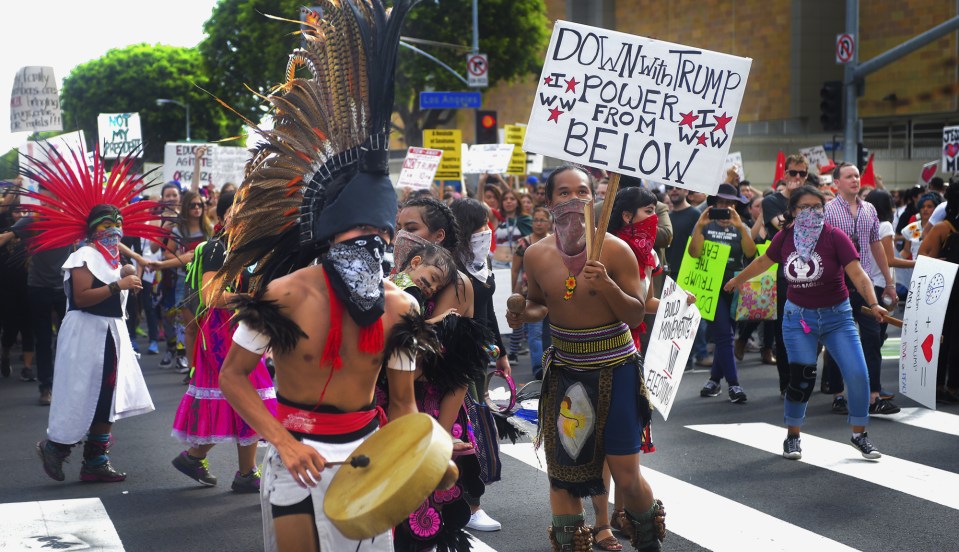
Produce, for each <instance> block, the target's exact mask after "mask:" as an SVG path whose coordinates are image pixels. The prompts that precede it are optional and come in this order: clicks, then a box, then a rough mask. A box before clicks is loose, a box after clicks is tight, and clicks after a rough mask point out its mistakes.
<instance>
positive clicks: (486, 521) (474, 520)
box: [466, 510, 503, 531]
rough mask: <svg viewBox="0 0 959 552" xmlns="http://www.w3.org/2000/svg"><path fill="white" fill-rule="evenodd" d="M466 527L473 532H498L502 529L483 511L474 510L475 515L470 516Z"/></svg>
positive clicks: (500, 525) (501, 526)
mask: <svg viewBox="0 0 959 552" xmlns="http://www.w3.org/2000/svg"><path fill="white" fill-rule="evenodd" d="M466 526H467V527H469V528H470V529H473V530H475V531H499V530H500V529H502V528H503V525H502V524H501V523H500V522H498V521H496V520H495V519H493V518H491V517H489V515H488V514H487V513H486V512H484V511H483V510H476V513H475V514H473V515H471V516H470V521H469V523H467V524H466Z"/></svg>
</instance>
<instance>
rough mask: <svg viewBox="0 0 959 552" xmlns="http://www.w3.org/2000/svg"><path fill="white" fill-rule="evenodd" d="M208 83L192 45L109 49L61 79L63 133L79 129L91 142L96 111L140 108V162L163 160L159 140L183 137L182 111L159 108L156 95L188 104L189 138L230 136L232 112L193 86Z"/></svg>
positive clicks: (92, 142) (93, 134)
mask: <svg viewBox="0 0 959 552" xmlns="http://www.w3.org/2000/svg"><path fill="white" fill-rule="evenodd" d="M208 86H209V79H208V77H207V76H206V73H205V71H204V70H203V63H202V61H201V58H200V54H199V52H198V51H197V50H196V49H193V48H179V47H173V46H164V45H159V44H158V45H149V44H136V45H133V46H127V47H125V48H119V49H113V50H110V51H108V52H107V53H106V54H104V55H103V57H101V58H98V59H95V60H92V61H89V62H87V63H84V64H82V65H79V66H77V67H76V68H74V69H73V71H71V72H70V75H69V76H68V77H67V78H66V79H64V81H63V90H62V91H61V94H60V98H61V100H60V101H61V106H62V108H63V124H64V131H71V130H78V129H83V131H84V133H85V134H86V137H87V141H88V142H89V143H88V145H89V146H92V145H93V144H94V140H95V139H96V137H97V115H99V114H100V113H126V112H139V113H140V123H141V125H142V127H143V141H144V147H145V160H146V161H152V162H162V161H163V146H164V144H165V143H166V142H172V141H176V140H183V139H185V138H186V136H185V126H186V125H185V121H186V119H185V116H186V113H185V112H184V110H183V109H182V108H180V107H178V106H176V105H170V104H168V105H162V106H158V105H157V104H156V100H157V99H158V98H166V99H171V100H177V101H180V102H185V103H188V104H189V105H190V134H191V138H192V139H193V140H194V141H197V140H199V141H206V140H219V139H221V138H224V137H226V136H229V135H230V133H229V128H228V120H231V119H232V116H231V117H228V116H227V115H226V113H225V112H224V111H223V110H222V109H221V108H220V107H219V106H218V105H217V104H216V103H215V101H214V100H213V99H212V98H211V97H210V96H209V95H208V94H207V93H206V92H204V91H203V90H201V89H200V88H198V87H202V88H207V87H208Z"/></svg>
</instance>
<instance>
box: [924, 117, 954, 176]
mask: <svg viewBox="0 0 959 552" xmlns="http://www.w3.org/2000/svg"><path fill="white" fill-rule="evenodd" d="M941 166H942V169H941V170H942V172H944V173H949V174H956V173H957V172H959V126H951V127H945V128H943V129H942V165H941ZM930 178H932V177H930Z"/></svg>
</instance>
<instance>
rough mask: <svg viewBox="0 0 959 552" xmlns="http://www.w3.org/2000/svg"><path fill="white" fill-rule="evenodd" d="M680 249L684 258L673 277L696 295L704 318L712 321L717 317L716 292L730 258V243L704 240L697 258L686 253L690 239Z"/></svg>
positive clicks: (719, 290) (721, 283) (717, 292)
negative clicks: (684, 249)
mask: <svg viewBox="0 0 959 552" xmlns="http://www.w3.org/2000/svg"><path fill="white" fill-rule="evenodd" d="M690 241H692V238H690V239H688V240H687V241H686V251H684V252H683V262H682V264H681V265H680V266H679V274H677V275H676V280H677V281H678V283H679V287H681V288H683V289H684V290H686V291H688V292H689V293H692V294H693V295H695V296H696V305H697V306H698V307H699V312H701V313H702V315H703V318H705V319H706V320H709V321H712V320H713V319H714V318H716V303H717V300H718V299H719V292H721V291H722V290H723V273H724V272H725V271H726V261H727V260H728V259H729V250H730V247H729V246H728V245H726V244H722V243H716V242H711V241H709V240H704V241H703V250H702V252H701V253H700V255H699V258H698V259H696V258H693V257H692V256H690V254H689V242H690Z"/></svg>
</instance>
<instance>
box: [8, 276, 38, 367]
mask: <svg viewBox="0 0 959 552" xmlns="http://www.w3.org/2000/svg"><path fill="white" fill-rule="evenodd" d="M0 304H2V305H3V309H2V311H3V313H2V314H0V333H2V335H0V345H2V346H3V348H4V349H10V348H11V347H13V345H14V344H15V343H16V342H17V334H20V339H21V343H20V344H21V346H22V347H23V352H25V353H32V352H33V349H34V343H33V324H32V323H31V321H30V301H29V300H28V299H27V286H25V285H24V286H22V287H21V286H17V287H12V288H10V289H7V290H5V291H4V292H3V295H2V296H0Z"/></svg>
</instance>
